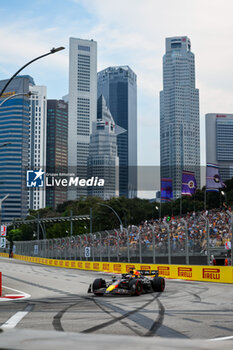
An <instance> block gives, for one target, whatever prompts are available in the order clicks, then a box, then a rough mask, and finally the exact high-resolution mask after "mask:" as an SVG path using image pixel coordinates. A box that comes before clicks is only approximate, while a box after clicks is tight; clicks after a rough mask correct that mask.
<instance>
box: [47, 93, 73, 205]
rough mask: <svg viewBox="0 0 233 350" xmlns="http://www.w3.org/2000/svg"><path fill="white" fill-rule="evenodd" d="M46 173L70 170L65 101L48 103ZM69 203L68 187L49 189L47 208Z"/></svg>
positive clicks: (66, 105) (66, 106)
mask: <svg viewBox="0 0 233 350" xmlns="http://www.w3.org/2000/svg"><path fill="white" fill-rule="evenodd" d="M46 164H47V166H46V172H47V173H49V174H54V173H64V174H66V173H67V168H68V104H67V103H66V102H64V101H63V100H48V101H47V150H46ZM65 201H67V188H66V187H51V188H50V187H47V188H46V206H47V207H52V208H54V209H56V207H57V205H58V204H61V203H63V202H65Z"/></svg>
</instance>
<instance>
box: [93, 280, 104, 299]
mask: <svg viewBox="0 0 233 350" xmlns="http://www.w3.org/2000/svg"><path fill="white" fill-rule="evenodd" d="M105 287H106V282H105V280H103V279H102V278H97V279H95V280H94V282H93V284H92V290H93V293H94V294H95V295H97V294H98V293H95V291H96V290H98V289H100V288H105ZM98 295H99V294H98ZM100 295H101V294H100Z"/></svg>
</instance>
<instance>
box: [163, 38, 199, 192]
mask: <svg viewBox="0 0 233 350" xmlns="http://www.w3.org/2000/svg"><path fill="white" fill-rule="evenodd" d="M160 166H161V178H172V182H173V196H174V198H178V197H180V195H181V182H182V170H190V171H193V172H195V177H196V180H197V186H198V187H200V131H199V90H198V89H196V87H195V59H194V54H193V53H192V52H191V42H190V39H189V38H188V37H187V36H182V37H172V38H167V39H166V53H165V55H164V56H163V90H162V91H161V92H160Z"/></svg>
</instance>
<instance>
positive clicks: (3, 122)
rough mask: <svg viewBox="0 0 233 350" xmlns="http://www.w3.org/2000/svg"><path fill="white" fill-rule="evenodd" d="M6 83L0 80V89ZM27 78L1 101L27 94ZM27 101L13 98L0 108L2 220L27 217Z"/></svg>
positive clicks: (16, 81)
mask: <svg viewBox="0 0 233 350" xmlns="http://www.w3.org/2000/svg"><path fill="white" fill-rule="evenodd" d="M6 83H7V80H2V81H0V89H2V88H3V87H4V86H5V84H6ZM28 91H29V77H27V76H22V77H20V76H19V77H16V78H15V79H14V80H13V81H12V82H11V83H10V85H9V86H8V88H7V89H6V91H5V93H4V94H3V96H2V97H1V99H0V103H1V102H2V101H3V100H4V99H5V98H6V97H8V96H10V95H14V94H17V93H25V94H26V93H28ZM28 140H29V99H28V97H27V96H15V97H13V98H12V99H10V100H8V101H6V102H4V104H3V105H2V106H1V107H0V146H1V147H0V198H3V197H4V196H5V195H7V194H9V197H8V198H7V200H6V201H5V202H4V203H3V208H2V215H1V216H2V221H3V222H10V221H12V220H13V219H14V218H22V217H26V215H27V210H28V207H27V189H26V169H27V166H28Z"/></svg>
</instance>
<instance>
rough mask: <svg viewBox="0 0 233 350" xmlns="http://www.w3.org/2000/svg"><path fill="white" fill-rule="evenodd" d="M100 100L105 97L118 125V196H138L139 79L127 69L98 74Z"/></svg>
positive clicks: (104, 71)
mask: <svg viewBox="0 0 233 350" xmlns="http://www.w3.org/2000/svg"><path fill="white" fill-rule="evenodd" d="M97 79H98V89H97V95H98V97H99V96H101V95H103V96H104V98H105V100H106V104H107V107H108V108H109V110H110V112H111V114H112V116H113V119H114V121H115V123H116V124H117V125H119V126H120V127H122V128H124V129H125V130H126V132H124V133H122V134H120V135H118V136H117V148H118V156H119V195H120V196H126V197H129V198H131V197H135V196H136V195H137V76H136V74H135V73H134V72H133V71H132V69H130V67H128V66H119V67H109V68H106V69H104V70H102V71H101V72H99V73H98V78H97Z"/></svg>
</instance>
